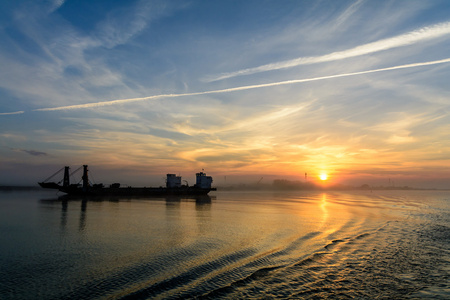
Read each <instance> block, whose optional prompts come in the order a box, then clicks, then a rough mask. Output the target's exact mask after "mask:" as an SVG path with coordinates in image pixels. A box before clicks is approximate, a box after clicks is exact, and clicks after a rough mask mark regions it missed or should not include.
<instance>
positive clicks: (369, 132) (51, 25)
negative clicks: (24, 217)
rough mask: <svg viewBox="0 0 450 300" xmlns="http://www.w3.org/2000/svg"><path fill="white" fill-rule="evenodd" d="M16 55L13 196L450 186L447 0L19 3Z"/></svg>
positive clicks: (8, 84)
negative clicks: (173, 187) (202, 183)
mask: <svg viewBox="0 0 450 300" xmlns="http://www.w3.org/2000/svg"><path fill="white" fill-rule="evenodd" d="M0 40H1V41H2V42H1V43H0V159H1V161H0V185H1V184H4V185H10V184H21V185H30V184H36V182H37V181H42V180H44V179H45V178H46V177H48V176H50V175H51V174H53V173H54V172H56V171H57V170H59V169H60V168H61V167H63V166H66V165H68V166H71V167H72V169H73V170H74V169H76V168H78V166H81V165H83V164H88V165H89V168H90V174H91V175H92V177H91V179H93V180H95V182H97V183H98V182H104V183H111V182H122V183H124V184H130V185H141V186H150V185H152V184H160V185H163V184H164V177H165V174H166V173H175V174H179V175H181V176H183V178H185V179H187V180H188V181H190V183H192V182H193V180H194V179H193V178H194V174H195V173H196V172H198V171H200V170H202V169H204V171H205V172H206V173H207V174H208V175H212V176H213V178H214V183H215V184H216V185H222V184H232V183H242V182H249V183H251V182H258V181H260V179H261V178H263V180H262V181H260V182H263V183H271V181H272V180H274V179H287V180H309V181H314V182H315V181H319V177H320V175H321V174H327V175H328V180H327V182H329V183H330V184H331V183H333V184H348V185H360V184H369V185H384V186H387V185H396V186H404V185H408V186H414V187H427V188H446V187H450V88H449V78H450V1H447V0H429V1H422V0H417V1H415V0H393V1H389V0H383V1H375V0H356V1H345V0H340V1H335V0H327V1H319V0H318V1H313V0H305V1H302V0H296V1H288V0H285V1H278V0H274V1H270V0H267V1H262V0H246V1H233V0H229V1H225V0H222V1H220V0H218V1H197V0H193V1H188V0H186V1H181V0H177V1H170V0H168V1H152V0H148V1H139V0H137V1H136V0H130V1H119V0H111V1H110V0H92V1H91V0H89V1H83V0H66V1H64V0H45V1H44V0H42V1H39V0H28V1H27V0H25V1H22V0H14V1H13V0H7V1H1V2H0ZM305 173H307V178H305Z"/></svg>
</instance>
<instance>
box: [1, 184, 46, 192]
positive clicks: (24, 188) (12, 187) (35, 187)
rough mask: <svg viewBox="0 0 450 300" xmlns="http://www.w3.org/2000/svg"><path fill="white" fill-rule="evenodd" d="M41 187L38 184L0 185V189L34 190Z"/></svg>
mask: <svg viewBox="0 0 450 300" xmlns="http://www.w3.org/2000/svg"><path fill="white" fill-rule="evenodd" d="M41 189H42V188H40V187H38V186H16V185H0V191H34V190H41Z"/></svg>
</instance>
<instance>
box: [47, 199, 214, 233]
mask: <svg viewBox="0 0 450 300" xmlns="http://www.w3.org/2000/svg"><path fill="white" fill-rule="evenodd" d="M212 199H216V197H215V196H212V197H211V196H208V195H195V196H176V195H168V196H165V197H148V196H147V197H140V196H125V197H120V196H110V195H109V196H83V195H63V196H59V197H57V198H51V199H41V200H40V202H41V203H46V204H51V205H52V206H53V205H55V204H59V203H61V228H62V229H64V228H65V227H66V225H67V218H68V210H69V203H70V206H71V207H72V210H73V205H77V204H76V203H80V204H79V205H80V217H79V226H78V230H79V231H84V230H85V227H86V219H87V210H88V206H89V204H88V202H89V203H91V204H92V203H96V202H104V201H107V202H115V203H119V202H128V201H132V200H137V201H140V200H143V201H165V202H166V207H168V208H169V209H173V208H175V206H174V204H175V205H176V206H179V205H180V204H181V203H182V202H195V210H197V211H205V210H209V209H211V200H212ZM178 208H179V207H178Z"/></svg>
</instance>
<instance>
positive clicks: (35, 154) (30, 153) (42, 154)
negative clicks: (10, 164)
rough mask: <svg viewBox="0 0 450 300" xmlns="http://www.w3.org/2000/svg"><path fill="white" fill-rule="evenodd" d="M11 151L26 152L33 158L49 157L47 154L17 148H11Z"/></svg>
mask: <svg viewBox="0 0 450 300" xmlns="http://www.w3.org/2000/svg"><path fill="white" fill-rule="evenodd" d="M10 149H11V150H13V151H18V152H24V153H27V154H29V155H32V156H47V155H48V154H47V153H45V152H41V151H36V150H27V149H17V148H10Z"/></svg>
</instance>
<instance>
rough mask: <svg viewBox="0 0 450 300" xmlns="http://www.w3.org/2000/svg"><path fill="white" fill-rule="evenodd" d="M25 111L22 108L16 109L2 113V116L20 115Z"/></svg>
mask: <svg viewBox="0 0 450 300" xmlns="http://www.w3.org/2000/svg"><path fill="white" fill-rule="evenodd" d="M23 113H24V111H23V110H21V111H14V112H7V113H0V116H6V115H20V114H23Z"/></svg>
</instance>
